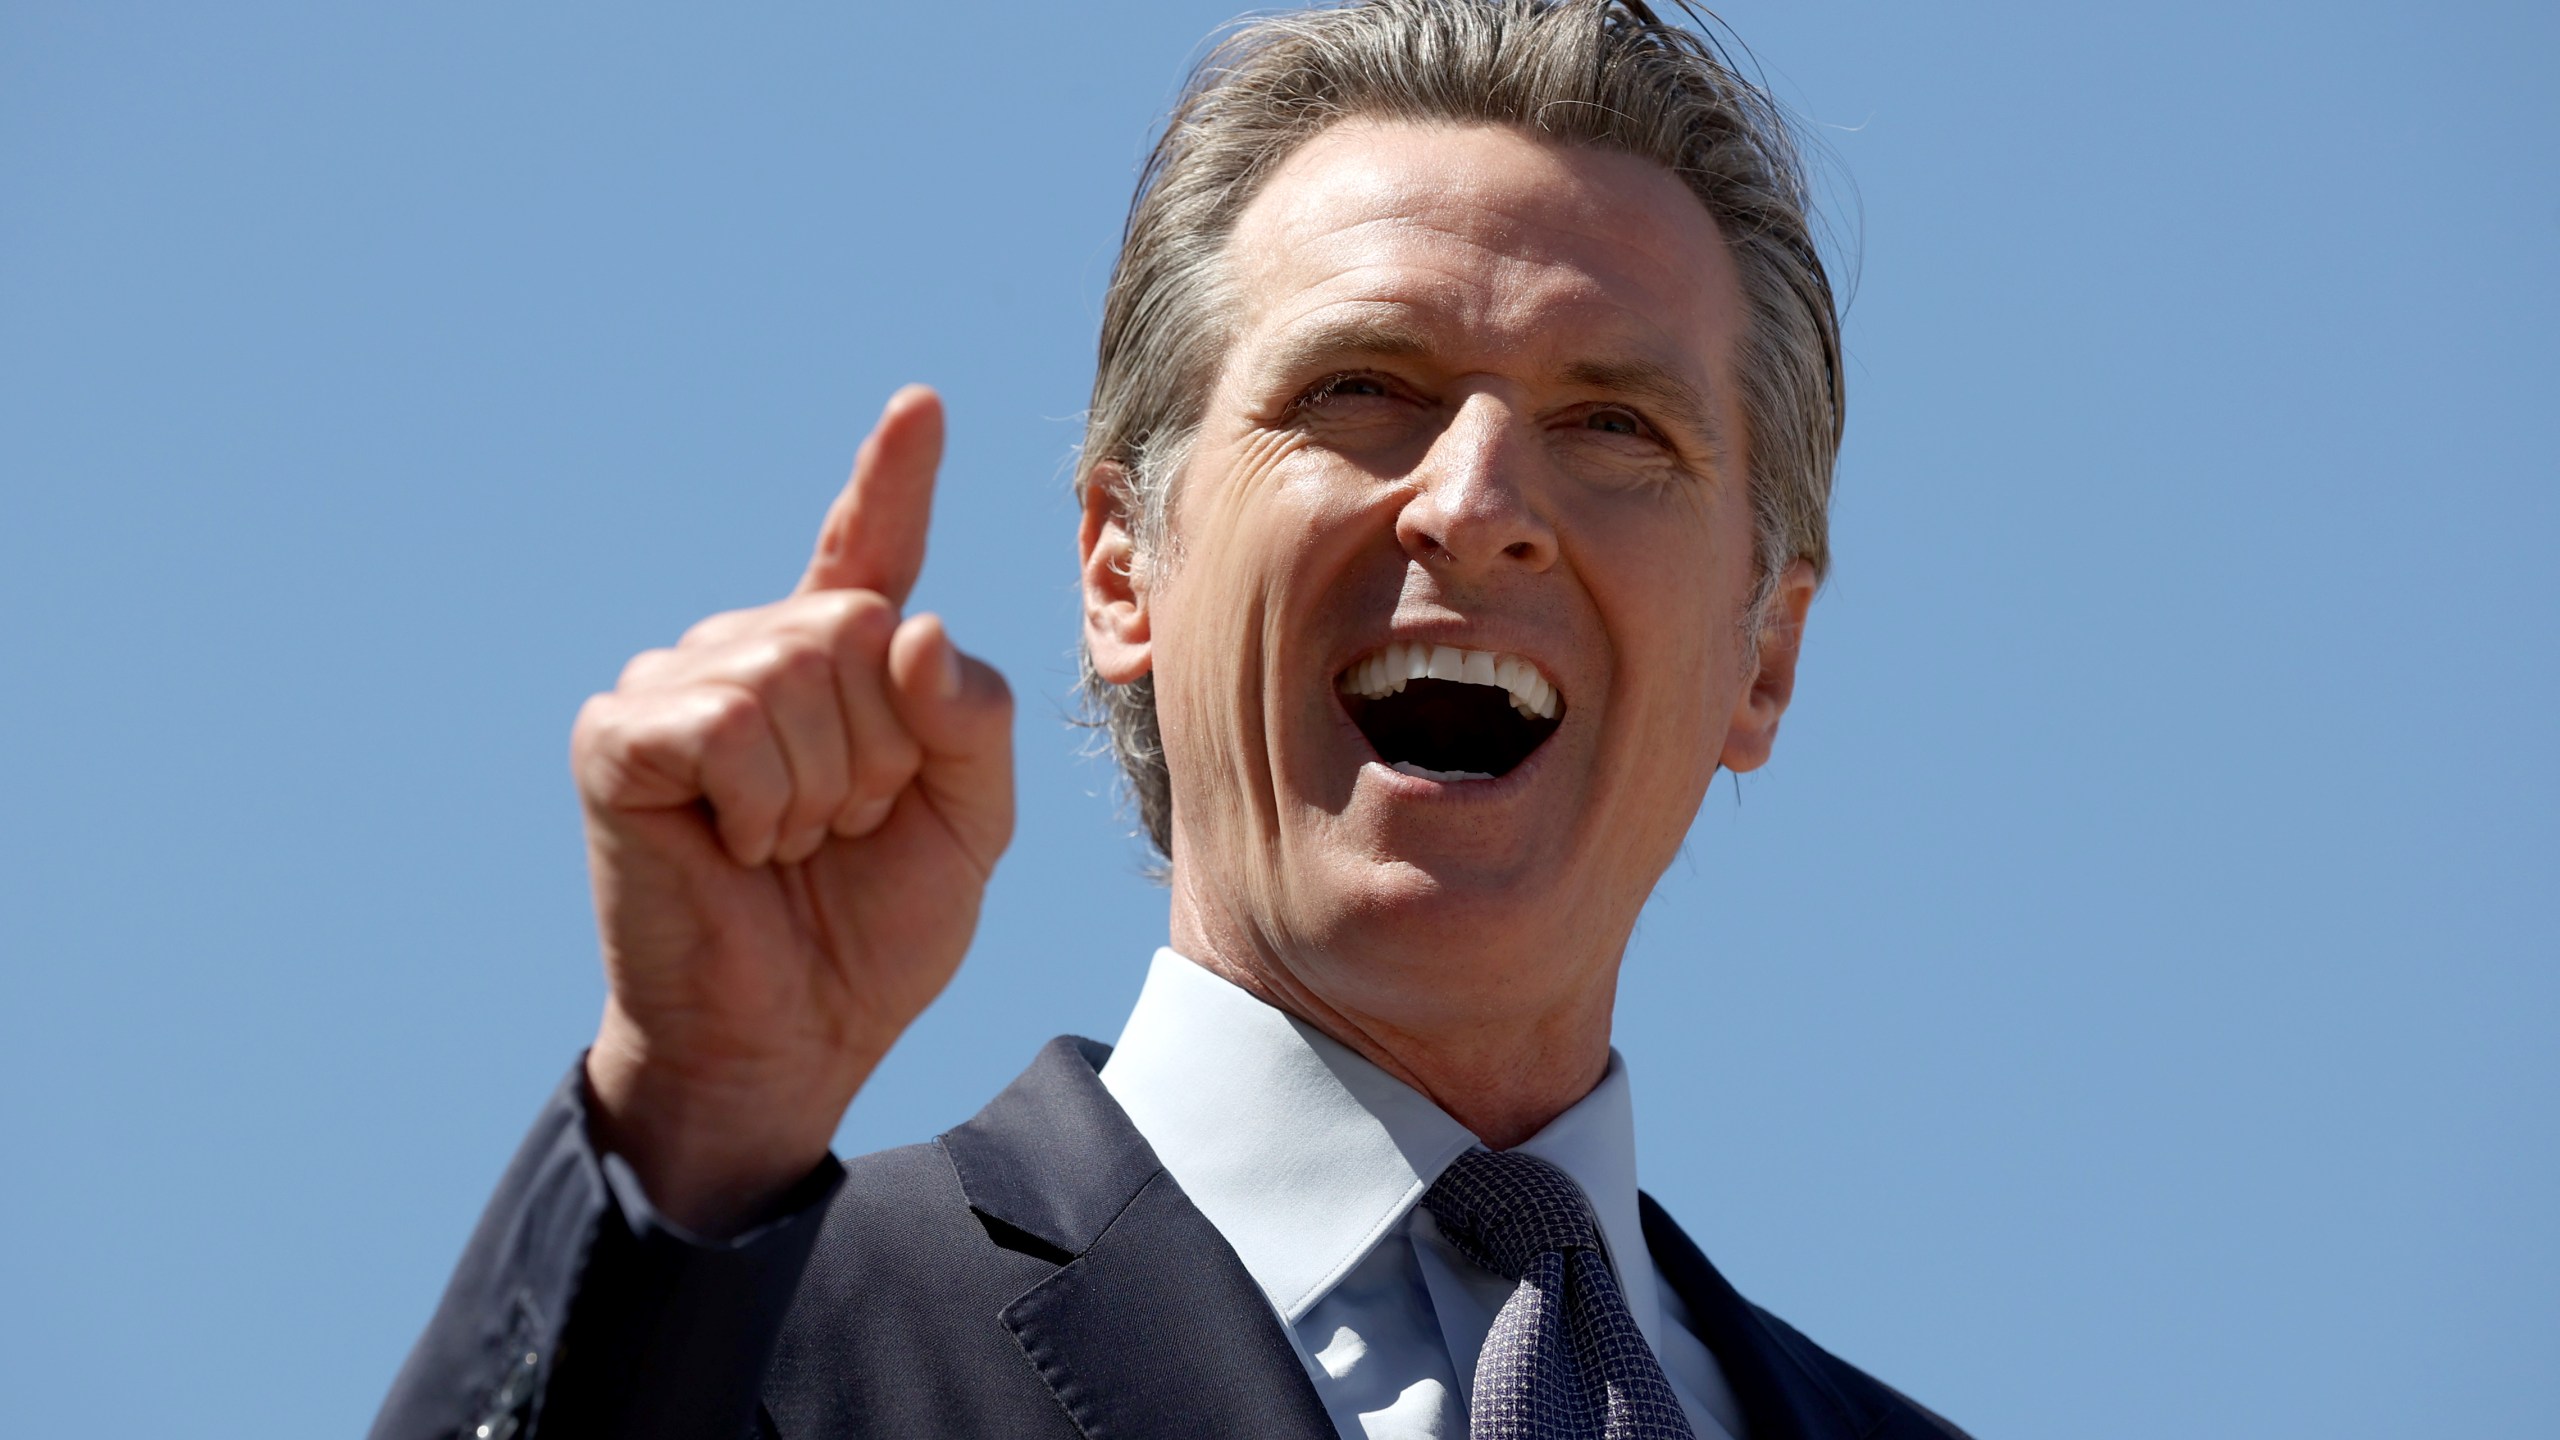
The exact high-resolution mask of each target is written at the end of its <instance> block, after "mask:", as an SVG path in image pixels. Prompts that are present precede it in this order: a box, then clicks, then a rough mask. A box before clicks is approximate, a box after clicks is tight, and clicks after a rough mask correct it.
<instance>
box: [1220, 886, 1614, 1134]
mask: <svg viewBox="0 0 2560 1440" xmlns="http://www.w3.org/2000/svg"><path fill="white" fill-rule="evenodd" d="M1197 898H1198V897H1196V896H1194V895H1193V894H1192V893H1191V891H1190V890H1189V888H1188V887H1186V886H1185V885H1184V884H1183V883H1182V877H1181V876H1180V875H1179V874H1178V873H1177V874H1176V875H1175V877H1174V884H1173V915H1172V932H1173V933H1172V940H1173V947H1174V949H1176V950H1178V951H1180V952H1181V953H1182V954H1183V955H1184V956H1186V957H1188V958H1189V959H1190V960H1191V961H1192V963H1194V964H1197V965H1199V966H1201V967H1203V968H1204V969H1207V970H1208V971H1210V972H1211V973H1212V974H1215V975H1217V976H1219V977H1220V978H1222V979H1224V980H1226V981H1228V982H1229V983H1230V984H1233V985H1235V986H1236V987H1238V988H1239V989H1242V990H1244V991H1245V992H1246V993H1248V994H1250V995H1252V996H1254V997H1255V998H1256V999H1259V1000H1261V1001H1262V1002H1263V1003H1264V1004H1266V1005H1270V1006H1273V1007H1275V1008H1277V1009H1279V1010H1282V1011H1284V1012H1286V1013H1288V1014H1290V1015H1294V1016H1296V1017H1297V1018H1298V1019H1300V1020H1303V1021H1305V1022H1306V1023H1307V1024H1309V1025H1312V1026H1314V1027H1315V1028H1316V1029H1317V1030H1319V1031H1321V1032H1323V1033H1324V1034H1325V1035H1327V1036H1328V1037H1330V1038H1332V1039H1333V1040H1335V1041H1337V1042H1339V1043H1340V1044H1342V1045H1344V1046H1346V1047H1348V1048H1349V1049H1350V1050H1351V1051H1352V1052H1353V1053H1355V1054H1357V1055H1359V1056H1360V1057H1361V1058H1362V1059H1364V1060H1367V1061H1368V1062H1369V1063H1371V1064H1373V1065H1375V1066H1377V1067H1378V1068H1379V1069H1381V1070H1384V1071H1386V1072H1387V1073H1388V1074H1390V1075H1393V1076H1394V1077H1396V1078H1397V1079H1398V1080H1401V1081H1403V1082H1404V1083H1405V1084H1407V1085H1410V1086H1412V1087H1413V1088H1414V1089H1415V1090H1417V1091H1419V1092H1421V1093H1422V1094H1423V1095H1424V1096H1426V1097H1428V1098H1429V1099H1430V1100H1431V1102H1432V1103H1433V1104H1435V1105H1438V1106H1439V1107H1440V1108H1441V1109H1442V1110H1444V1111H1446V1112H1448V1114H1449V1117H1450V1118H1451V1119H1454V1120H1456V1121H1457V1122H1458V1123H1459V1124H1461V1125H1464V1126H1465V1127H1467V1129H1468V1130H1470V1131H1472V1132H1473V1133H1474V1134H1475V1136H1476V1138H1477V1139H1479V1140H1482V1141H1483V1142H1484V1143H1485V1144H1486V1145H1487V1146H1488V1147H1490V1148H1492V1149H1495V1150H1508V1149H1510V1148H1511V1147H1512V1146H1514V1145H1517V1144H1519V1143H1521V1142H1522V1141H1524V1140H1527V1139H1528V1138H1529V1137H1531V1136H1533V1135H1535V1134H1537V1133H1538V1132H1539V1131H1540V1130H1543V1129H1545V1128H1546V1126H1547V1124H1548V1122H1549V1121H1552V1120H1554V1119H1555V1118H1556V1117H1557V1116H1558V1115H1561V1114H1563V1113H1564V1112H1565V1111H1566V1110H1568V1109H1571V1108H1572V1107H1573V1105H1574V1103H1575V1102H1576V1101H1578V1100H1580V1099H1581V1098H1582V1097H1583V1096H1585V1095H1588V1094H1590V1093H1591V1090H1592V1087H1593V1086H1595V1085H1598V1084H1599V1083H1600V1080H1601V1077H1602V1076H1604V1075H1606V1074H1607V1073H1608V1070H1609V1019H1610V1013H1611V1010H1612V1008H1613V1006H1614V1004H1615V1002H1616V998H1617V979H1618V957H1619V953H1620V952H1621V951H1622V950H1623V948H1624V946H1623V939H1622V941H1621V944H1620V945H1618V946H1616V947H1612V948H1611V949H1610V951H1609V952H1608V953H1607V954H1606V955H1599V954H1593V955H1586V956H1578V957H1577V956H1567V955H1560V954H1558V953H1557V952H1555V951H1553V950H1546V951H1544V952H1543V953H1541V954H1537V955H1528V954H1523V955H1519V956H1512V955H1506V954H1488V953H1487V952H1486V951H1485V950H1484V949H1483V948H1480V947H1479V948H1475V949H1472V950H1470V951H1468V952H1467V953H1466V954H1464V955H1454V954H1453V955H1451V956H1450V957H1449V959H1450V962H1451V963H1450V964H1449V965H1448V966H1446V967H1437V966H1430V965H1422V966H1416V965H1413V964H1411V963H1396V962H1394V961H1386V960H1382V961H1381V962H1380V963H1374V964H1364V963H1363V962H1362V960H1361V959H1360V957H1357V956H1345V955H1343V954H1342V953H1340V952H1339V951H1338V950H1336V949H1331V948H1328V949H1327V950H1325V951H1323V952H1321V953H1317V954H1304V953H1298V951H1297V947H1292V946H1287V945H1282V944H1276V943H1273V942H1272V941H1271V940H1270V939H1269V937H1268V936H1267V935H1266V934H1264V933H1263V932H1261V931H1260V930H1258V929H1257V928H1255V927H1252V926H1248V925H1241V924H1235V923H1222V922H1223V919H1224V917H1223V912H1222V911H1221V910H1219V909H1217V908H1213V907H1204V906H1202V905H1200V904H1197V903H1194V902H1195V901H1196V900H1197ZM1560 961H1561V962H1565V963H1559V962H1560ZM1575 961H1579V962H1580V963H1573V962H1575ZM1458 976H1463V977H1464V980H1463V985H1464V990H1465V993H1463V994H1459V995H1454V996H1453V995H1452V994H1450V993H1448V990H1447V987H1446V986H1441V985H1434V984H1432V983H1431V981H1433V980H1434V979H1435V978H1443V977H1458ZM1559 976H1563V977H1572V980H1574V981H1578V983H1568V984H1567V986H1566V987H1565V988H1564V989H1563V990H1561V991H1557V990H1555V989H1554V988H1553V985H1554V982H1555V980H1556V978H1557V977H1559ZM1513 977H1516V978H1513ZM1524 996H1526V997H1533V1003H1527V1004H1523V1003H1521V1001H1520V998H1519V997H1524Z"/></svg>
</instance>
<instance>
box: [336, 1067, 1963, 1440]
mask: <svg viewBox="0 0 2560 1440" xmlns="http://www.w3.org/2000/svg"><path fill="white" fill-rule="evenodd" d="M1109 1054H1110V1050H1109V1047H1107V1046H1103V1045H1097V1044H1095V1043H1094V1042H1092V1041H1090V1040H1078V1039H1073V1038H1061V1039H1058V1040H1055V1041H1052V1042H1050V1044H1049V1045H1048V1046H1047V1047H1046V1048H1044V1049H1043V1050H1042V1051H1041V1052H1040V1056H1039V1058H1038V1059H1037V1060H1036V1061H1034V1062H1033V1063H1032V1066H1031V1068H1030V1069H1029V1070H1027V1071H1025V1072H1023V1074H1022V1076H1021V1078H1020V1079H1018V1080H1016V1081H1014V1083H1013V1084H1012V1085H1011V1086H1010V1087H1009V1088H1007V1089H1006V1090H1005V1092H1004V1093H1003V1094H1002V1095H999V1096H997V1097H996V1099H995V1100H994V1102H993V1103H991V1104H989V1105H988V1106H987V1108H986V1109H985V1110H983V1111H980V1112H979V1113H978V1115H977V1117H976V1118H975V1119H972V1120H971V1121H969V1122H968V1123H967V1124H965V1125H962V1126H960V1127H959V1128H958V1129H955V1130H952V1131H951V1132H949V1133H948V1134H945V1135H943V1136H942V1137H941V1138H940V1139H938V1140H936V1141H935V1142H934V1143H932V1144H930V1145H914V1146H909V1147H907V1148H905V1149H901V1150H889V1151H884V1152H882V1153H880V1154H877V1155H867V1156H864V1157H862V1158H860V1159H858V1160H855V1161H854V1162H853V1163H852V1164H851V1165H850V1166H846V1167H838V1166H837V1165H836V1164H835V1163H834V1162H833V1161H829V1162H828V1163H827V1164H826V1165H825V1166H823V1167H822V1168H821V1170H820V1171H819V1173H817V1174H813V1175H811V1176H810V1177H809V1178H808V1180H807V1181H805V1182H804V1183H803V1185H802V1187H801V1189H800V1190H799V1191H796V1192H795V1193H794V1194H793V1195H791V1196H789V1197H786V1201H785V1203H784V1205H783V1207H782V1215H781V1218H780V1219H777V1220H774V1221H772V1222H771V1223H769V1224H767V1225H765V1226H763V1227H762V1228H760V1229H758V1230H755V1231H752V1232H750V1233H748V1234H747V1235H744V1236H742V1237H740V1238H739V1239H737V1240H735V1241H731V1242H728V1243H726V1244H706V1243H703V1242H701V1241H698V1240H696V1239H694V1238H693V1237H690V1236H687V1235H685V1234H683V1233H682V1232H681V1231H678V1230H676V1229H675V1228H674V1227H672V1226H671V1225H670V1224H668V1223H667V1222H666V1221H665V1220H663V1219H662V1218H660V1217H658V1216H657V1215H656V1214H655V1212H654V1211H653V1210H651V1209H650V1207H649V1205H648V1200H647V1197H646V1196H645V1195H644V1194H642V1193H641V1190H640V1187H639V1185H638V1184H637V1182H636V1181H635V1180H634V1178H633V1177H632V1175H631V1173H630V1171H629V1170H628V1169H627V1168H625V1167H624V1166H623V1165H622V1164H621V1162H620V1160H619V1159H618V1158H616V1157H603V1158H601V1159H599V1157H598V1156H597V1155H596V1154H595V1151H594V1150H593V1148H592V1147H591V1146H590V1145H589V1143H588V1140H587V1133H586V1107H585V1094H584V1089H583V1086H582V1083H581V1079H580V1075H581V1071H573V1072H572V1073H571V1075H570V1077H569V1079H568V1081H567V1082H566V1083H564V1084H563V1085H562V1087H561V1089H560V1091H559V1093H557V1094H556V1095H555V1096H554V1097H553V1098H552V1101H551V1103H550V1104H549V1106H547V1107H546V1108H545V1109H544V1111H543V1114H542V1117H541V1119H540V1120H539V1121H538V1122H537V1123H536V1124H535V1126H534V1129H533V1133H532V1134H531V1135H530V1136H529V1137H527V1139H526V1141H525V1144H524V1147H523V1149H522V1150H520V1151H519V1152H518V1153H517V1156H516V1158H515V1161H514V1163H513V1164H512V1165H511V1166H510V1167H509V1168H508V1170H507V1174H506V1178H505V1179H504V1180H503V1181H501V1182H500V1184H499V1187H498V1193H497V1194H496V1196H495V1197H494V1198H493V1199H492V1200H491V1201H490V1204H489V1208H488V1211H487V1213H486V1214H484V1215H483V1216H482V1217H481V1221H480V1226H479V1229H478V1230H477V1231H476V1232H475V1233H474V1234H473V1236H472V1239H471V1244H470V1247H469V1248H468V1249H467V1250H465V1251H464V1253H463V1256H462V1261H461V1263H460V1264H459V1265H458V1266H457V1267H456V1268H455V1271H454V1276H453V1281H452V1283H451V1285H450V1286H449V1287H448V1288H447V1289H446V1291H445V1295H444V1300H443V1302H442V1304H441V1305H439V1306H438V1308H437V1310H436V1314H435V1318H434V1319H433V1320H432V1321H430V1322H429V1324H428V1326H427V1332H426V1334H425V1335H424V1336H422V1337H421V1338H420V1339H419V1341H418V1345H417V1348H416V1350H415V1351H413V1352H412V1353H411V1355H410V1356H409V1361H408V1363H407V1364H406V1365H405V1366H403V1367H402V1369H401V1371H400V1375H399V1378H398V1379H397V1380H396V1381H394V1382H393V1384H392V1387H391V1395H390V1398H389V1399H387V1400H386V1401H384V1402H383V1408H382V1414H381V1415H380V1417H379V1418H377V1419H376V1420H375V1422H374V1428H373V1434H374V1436H375V1437H376V1440H427V1437H437V1440H443V1437H450V1436H465V1437H474V1440H522V1437H525V1436H529V1435H536V1434H538V1435H540V1436H542V1437H544V1440H553V1437H563V1436H604V1435H611V1436H658V1435H666V1436H711V1437H716V1440H729V1437H737V1436H768V1437H771V1436H779V1437H783V1440H817V1437H828V1440H833V1437H851V1436H893V1435H894V1436H999V1437H1007V1440H1014V1437H1021V1440H1034V1437H1054V1440H1077V1437H1078V1436H1082V1437H1084V1440H1120V1437H1128V1440H1146V1437H1164V1440H1170V1437H1175V1436H1225V1435H1250V1436H1271V1437H1287V1440H1331V1437H1333V1435H1334V1433H1335V1432H1334V1429H1333V1424H1332V1422H1331V1421H1330V1420H1329V1419H1328V1418H1327V1417H1326V1415H1325V1411H1324V1407H1323V1405H1322V1404H1321V1403H1319V1402H1318V1400H1317V1399H1316V1393H1315V1388H1314V1386H1313V1385H1312V1384H1310V1383H1309V1381H1308V1379H1307V1376H1306V1372H1305V1370H1304V1369H1303V1368H1301V1366H1300V1363H1299V1361H1298V1359H1297V1357H1296V1353H1295V1351H1294V1350H1293V1349H1292V1348H1291V1346H1290V1343H1289V1337H1288V1336H1287V1335H1286V1334H1285V1333H1284V1332H1283V1331H1282V1329H1281V1326H1280V1321H1279V1318H1278V1316H1276V1315H1275V1314H1274V1313H1273V1312H1272V1309H1271V1305H1270V1303H1269V1301H1267V1300H1266V1299H1264V1298H1263V1295H1262V1293H1261V1291H1260V1290H1259V1289H1258V1288H1257V1287H1256V1286H1255V1284H1254V1282H1253V1280H1252V1278H1251V1277H1250V1276H1248V1275H1247V1274H1246V1273H1245V1269H1244V1265H1243V1263H1242V1262H1241V1261H1239V1260H1238V1259H1237V1258H1236V1254H1235V1251H1234V1250H1233V1249H1231V1248H1229V1246H1228V1245H1227V1243H1226V1241H1225V1239H1224V1238H1222V1237H1221V1236H1220V1235H1219V1234H1218V1232H1217V1231H1216V1230H1215V1229H1214V1228H1212V1227H1211V1226H1210V1224H1209V1222H1208V1220H1207V1219H1205V1218H1203V1217H1202V1215H1201V1214H1200V1212H1199V1211H1198V1210H1196V1209H1194V1208H1193V1207H1192V1205H1191V1202H1190V1201H1189V1200H1188V1199H1186V1198H1185V1197H1184V1195H1183V1193H1182V1190H1181V1187H1179V1186H1178V1185H1176V1184H1175V1183H1174V1181H1173V1177H1172V1176H1171V1175H1168V1174H1166V1173H1165V1170H1164V1167H1163V1166H1161V1165H1160V1164H1158V1163H1157V1161H1156V1157H1155V1152H1154V1151H1153V1150H1152V1149H1150V1148H1149V1147H1148V1145H1147V1142H1146V1141H1145V1140H1144V1139H1143V1138H1141V1137H1140V1136H1139V1134H1138V1132H1137V1130H1136V1129H1135V1128H1134V1127H1132V1126H1131V1125H1130V1123H1129V1119H1128V1117H1127V1116H1126V1115H1125V1114H1124V1113H1122V1111H1121V1109H1120V1107H1119V1105H1118V1104H1117V1103H1115V1102H1114V1101H1113V1100H1112V1098H1111V1096H1110V1093H1109V1092H1108V1091H1106V1090H1104V1089H1103V1088H1102V1084H1101V1081H1100V1079H1099V1078H1098V1077H1097V1076H1096V1075H1095V1071H1096V1070H1097V1069H1099V1068H1100V1066H1101V1064H1102V1061H1103V1059H1104V1058H1105V1057H1106V1056H1107V1055H1109ZM1643 1212H1644V1233H1645V1242H1646V1244H1647V1245H1648V1246H1650V1247H1651V1248H1652V1251H1653V1256H1654V1260H1655V1262H1656V1263H1657V1264H1658V1265H1659V1266H1660V1267H1661V1269H1662V1271H1663V1273H1664V1274H1665V1275H1667V1276H1668V1277H1669V1278H1670V1280H1671V1283H1672V1285H1673V1286H1674V1287H1675V1288H1677V1290H1678V1291H1679V1293H1680V1298H1681V1299H1682V1300H1683V1301H1685V1302H1686V1303H1687V1305H1688V1307H1689V1313H1690V1315H1691V1317H1692V1318H1693V1319H1694V1320H1695V1322H1696V1324H1697V1326H1698V1332H1699V1338H1700V1339H1702V1340H1704V1341H1705V1342H1706V1344H1707V1347H1708V1348H1709V1349H1710V1350H1712V1351H1714V1352H1715V1356H1716V1359H1717V1360H1718V1361H1719V1362H1720V1363H1721V1364H1722V1365H1723V1367H1724V1372H1725V1376H1726V1378H1727V1380H1729V1381H1730V1382H1731V1384H1732V1386H1733V1390H1734V1394H1735V1396H1736V1398H1737V1399H1738V1400H1739V1401H1740V1403H1741V1406H1742V1412H1743V1418H1744V1422H1745V1424H1746V1426H1747V1428H1748V1429H1749V1432H1750V1437H1749V1440H1853V1437H1854V1440H1921V1437H1941V1440H1943V1437H1947V1436H1958V1437H1961V1432H1959V1431H1957V1430H1956V1429H1955V1428H1954V1427H1953V1426H1950V1425H1948V1424H1947V1423H1946V1422H1945V1421H1943V1420H1940V1419H1938V1418H1937V1417H1936V1416H1934V1415H1932V1414H1930V1413H1929V1412H1927V1411H1926V1410H1923V1409H1921V1408H1920V1407H1919V1406H1917V1405H1914V1404H1913V1403H1911V1402H1910V1401H1909V1400H1907V1399H1905V1398H1904V1397H1903V1396H1901V1395H1900V1394H1898V1393H1896V1392H1895V1391H1893V1390H1891V1389H1890V1388H1888V1387H1886V1386H1884V1385H1883V1384H1880V1383H1879V1382H1877V1381H1875V1380H1873V1379H1871V1378H1869V1377H1868V1376H1867V1375H1865V1374H1863V1373H1861V1372H1860V1371H1858V1370H1857V1369H1855V1368H1853V1367H1851V1366H1850V1365H1848V1364H1846V1363H1844V1362H1842V1361H1840V1360H1837V1359H1835V1358H1833V1357H1832V1356H1830V1355H1829V1354H1826V1353H1825V1352H1823V1351H1822V1350H1821V1349H1820V1348H1818V1347H1816V1346H1815V1345H1814V1344H1813V1343H1812V1342H1811V1341H1809V1340H1807V1339H1805V1338H1804V1337H1803V1336H1802V1335H1799V1334H1797V1333H1796V1332H1795V1331H1794V1330H1793V1329H1791V1328H1790V1327H1788V1326H1787V1324H1786V1323H1785V1322H1783V1321H1781V1320H1779V1319H1777V1318H1776V1317H1775V1316H1772V1315H1770V1314H1768V1313H1767V1312H1766V1311H1763V1310H1761V1309H1759V1308H1758V1307H1756V1306H1754V1305H1752V1304H1750V1303H1749V1302H1748V1301H1745V1300H1744V1299H1743V1298H1742V1297H1741V1296H1740V1295H1738V1294H1736V1293H1735V1292H1734V1289H1733V1287H1732V1286H1730V1285H1728V1284H1726V1283H1725V1279H1724V1277H1723V1276H1721V1275H1719V1274H1717V1273H1716V1269H1715V1267H1714V1266H1713V1265H1710V1264H1708V1263H1707V1258H1706V1256H1704V1255H1703V1254H1700V1253H1699V1251H1698V1247H1697V1246H1695V1245H1693V1244H1691V1243H1690V1241H1689V1238H1688V1237H1687V1236H1686V1235H1683V1234H1682V1233H1680V1228H1679V1227H1678V1226H1677V1225H1674V1224H1673V1223H1672V1221H1671V1217H1670V1216H1668V1215H1666V1214H1664V1213H1663V1210H1662V1207H1660V1206H1659V1205H1656V1204H1655V1203H1654V1202H1653V1199H1652V1197H1650V1196H1647V1197H1645V1198H1644V1200H1643Z"/></svg>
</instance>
